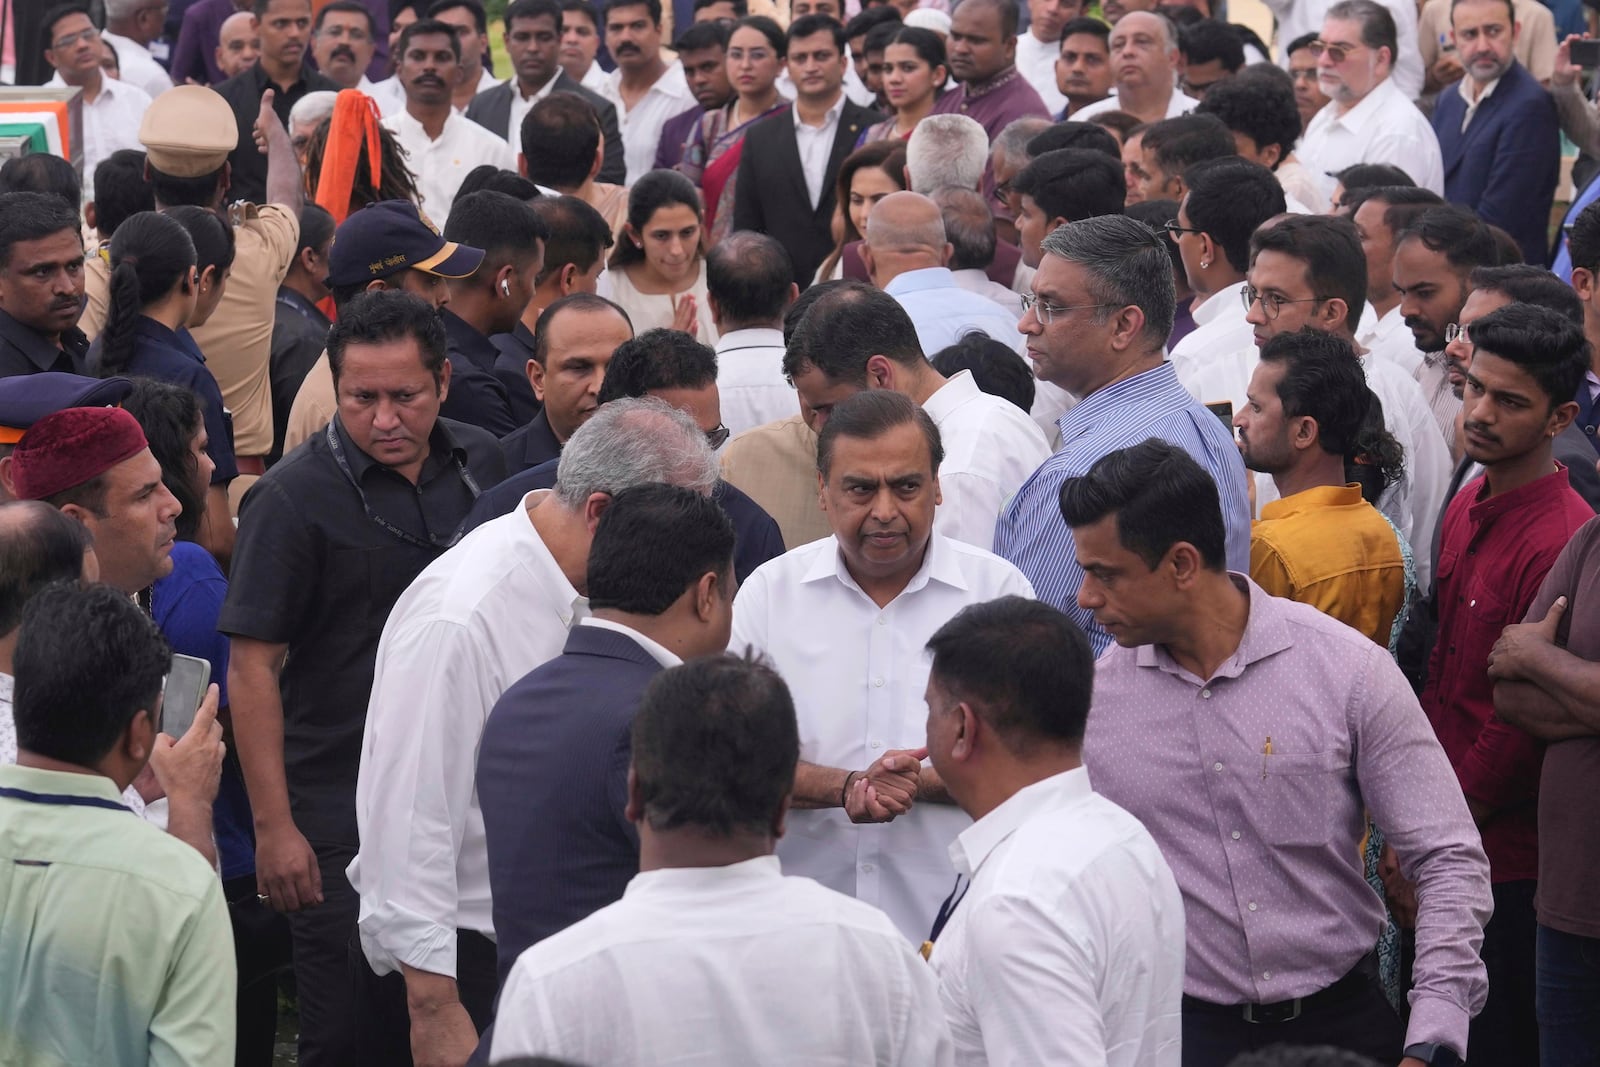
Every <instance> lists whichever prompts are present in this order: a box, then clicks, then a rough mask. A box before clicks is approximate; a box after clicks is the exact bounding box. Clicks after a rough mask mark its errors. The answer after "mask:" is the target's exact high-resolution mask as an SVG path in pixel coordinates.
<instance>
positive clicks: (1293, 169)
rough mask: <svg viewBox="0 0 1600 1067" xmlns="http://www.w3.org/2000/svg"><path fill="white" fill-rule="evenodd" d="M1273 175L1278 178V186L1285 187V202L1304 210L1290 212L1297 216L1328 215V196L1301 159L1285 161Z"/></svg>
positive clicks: (1291, 210)
mask: <svg viewBox="0 0 1600 1067" xmlns="http://www.w3.org/2000/svg"><path fill="white" fill-rule="evenodd" d="M1272 173H1273V174H1274V175H1275V176H1276V177H1277V179H1278V184H1279V185H1280V186H1282V187H1283V198H1284V200H1286V201H1288V202H1289V203H1290V204H1298V205H1299V206H1300V207H1301V208H1302V209H1303V210H1300V211H1296V210H1295V209H1294V208H1293V207H1291V208H1289V211H1290V212H1292V213H1293V214H1296V215H1326V214H1327V213H1328V194H1327V193H1325V192H1323V191H1322V186H1320V185H1318V184H1317V182H1316V180H1315V179H1314V178H1312V177H1311V172H1310V171H1308V170H1306V165H1305V164H1304V163H1302V162H1300V160H1299V159H1286V160H1284V161H1283V162H1282V163H1279V164H1278V166H1277V168H1276V169H1275V170H1274V171H1273V172H1272Z"/></svg>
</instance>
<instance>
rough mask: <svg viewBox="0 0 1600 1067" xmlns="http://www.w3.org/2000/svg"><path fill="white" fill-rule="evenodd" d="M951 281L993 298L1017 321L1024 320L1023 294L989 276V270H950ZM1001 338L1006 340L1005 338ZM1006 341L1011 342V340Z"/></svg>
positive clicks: (969, 290) (970, 291)
mask: <svg viewBox="0 0 1600 1067" xmlns="http://www.w3.org/2000/svg"><path fill="white" fill-rule="evenodd" d="M950 281H951V282H952V283H953V284H955V285H956V286H957V287H958V288H961V289H965V290H966V291H967V292H969V293H976V294H977V295H978V296H982V297H987V298H988V299H990V300H993V301H994V302H995V303H996V304H999V305H1000V306H1001V307H1003V308H1005V309H1006V310H1007V311H1008V312H1010V313H1011V315H1012V316H1013V317H1014V318H1015V319H1016V321H1017V322H1021V321H1022V294H1021V293H1019V292H1017V291H1016V290H1015V289H1007V288H1006V287H1005V286H1003V285H1001V284H1000V283H999V282H997V281H995V280H994V279H993V278H991V277H989V272H988V271H985V270H982V269H980V268H978V267H967V268H966V269H964V270H952V271H951V272H950ZM1000 340H1002V341H1004V339H1003V338H1001V339H1000ZM1005 343H1008V344H1009V342H1005ZM1023 347H1024V348H1026V347H1027V342H1026V341H1024V342H1023Z"/></svg>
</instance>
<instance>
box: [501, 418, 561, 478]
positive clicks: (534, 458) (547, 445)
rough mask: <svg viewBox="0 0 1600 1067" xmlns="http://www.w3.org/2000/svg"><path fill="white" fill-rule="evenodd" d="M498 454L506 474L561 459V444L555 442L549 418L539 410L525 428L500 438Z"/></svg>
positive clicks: (554, 433) (554, 434)
mask: <svg viewBox="0 0 1600 1067" xmlns="http://www.w3.org/2000/svg"><path fill="white" fill-rule="evenodd" d="M500 454H501V455H502V456H503V457H504V458H505V461H506V473H508V474H516V473H518V472H519V471H525V470H529V469H530V468H533V467H537V466H538V465H539V464H541V463H545V462H548V461H549V460H552V459H559V458H560V457H561V442H560V441H557V440H556V432H555V431H554V430H552V429H551V428H550V418H549V416H548V415H547V414H546V413H545V411H544V409H542V408H541V409H540V410H539V414H537V415H535V416H534V417H533V420H532V421H531V422H529V423H528V424H527V425H526V426H523V427H522V428H520V429H516V430H512V431H511V432H510V433H508V434H506V435H505V436H504V437H502V438H500Z"/></svg>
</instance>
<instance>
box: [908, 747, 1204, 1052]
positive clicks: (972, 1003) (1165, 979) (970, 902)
mask: <svg viewBox="0 0 1600 1067" xmlns="http://www.w3.org/2000/svg"><path fill="white" fill-rule="evenodd" d="M1064 841H1071V842H1072V847H1070V848H1062V847H1061V843H1062V842H1064ZM950 858H951V860H952V861H954V863H955V865H956V869H957V870H959V871H960V872H961V873H962V874H964V875H966V876H967V877H968V878H970V879H971V884H970V887H969V888H968V889H967V890H966V893H965V895H964V896H962V897H961V903H960V905H959V906H958V907H957V908H956V909H955V912H954V914H953V915H951V917H950V920H949V922H948V924H947V925H946V926H945V929H944V932H943V933H942V934H941V935H940V937H939V940H938V941H937V942H936V943H935V945H934V950H933V956H932V957H931V959H930V962H931V963H932V964H933V969H934V971H935V972H936V973H937V974H938V976H939V999H940V1000H941V1001H942V1002H943V1003H944V1009H945V1017H946V1018H947V1019H948V1020H949V1021H950V1030H951V1035H952V1036H953V1037H954V1039H955V1044H956V1063H957V1064H960V1065H962V1067H985V1065H987V1064H990V1063H994V1064H1014V1065H1021V1064H1050V1065H1051V1067H1100V1065H1105V1067H1177V1065H1178V1063H1179V1060H1180V1058H1181V1057H1180V1048H1181V1044H1182V1035H1183V1023H1182V1016H1181V1004H1182V1001H1183V957H1184V926H1183V896H1182V894H1181V893H1179V892H1178V883H1177V881H1176V880H1174V879H1173V877H1172V871H1171V870H1170V869H1169V868H1168V867H1167V863H1166V860H1164V859H1162V857H1161V850H1160V849H1159V848H1158V847H1157V846H1156V843H1155V840H1154V838H1152V837H1151V836H1150V833H1149V831H1147V830H1146V829H1145V828H1144V826H1143V825H1142V824H1140V822H1139V820H1138V819H1135V818H1134V817H1133V816H1132V815H1129V814H1128V813H1127V812H1126V811H1124V810H1123V809H1122V808H1119V807H1118V806H1117V805H1115V804H1113V803H1112V802H1111V801H1109V800H1107V799H1106V798H1105V797H1102V796H1100V795H1099V794H1098V793H1095V792H1092V791H1091V790H1090V788H1089V772H1088V770H1087V769H1085V768H1083V767H1079V768H1077V769H1076V770H1071V771H1066V772H1065V773H1062V774H1057V775H1054V776H1052V777H1050V778H1046V779H1044V780H1043V781H1039V782H1035V783H1033V784H1032V785H1029V786H1026V787H1024V788H1023V789H1020V790H1018V791H1017V792H1016V793H1014V794H1012V795H1011V796H1010V797H1009V798H1008V799H1007V800H1006V801H1005V802H1004V803H1002V804H1001V805H1000V806H999V807H997V808H995V809H994V810H993V811H991V812H989V814H987V815H985V816H984V817H983V818H981V819H979V820H978V821H977V822H976V823H973V824H972V825H971V826H970V827H968V828H967V829H966V830H963V831H962V832H961V836H960V837H958V838H956V840H955V843H954V844H952V845H951V846H950Z"/></svg>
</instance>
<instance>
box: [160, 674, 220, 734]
mask: <svg viewBox="0 0 1600 1067" xmlns="http://www.w3.org/2000/svg"><path fill="white" fill-rule="evenodd" d="M210 682H211V664H210V662H209V661H207V660H203V659H196V658H195V657H194V656H183V655H175V656H173V657H172V667H171V669H170V670H169V671H168V672H167V686H166V689H165V690H164V691H163V693H162V698H161V732H162V733H164V734H167V735H168V736H170V737H172V738H173V739H174V740H176V739H177V738H180V737H182V736H183V735H184V734H186V733H188V732H189V727H190V726H192V725H193V724H194V716H195V712H197V711H199V710H200V701H201V700H202V699H203V698H204V697H205V695H206V686H207V685H209V684H210Z"/></svg>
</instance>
